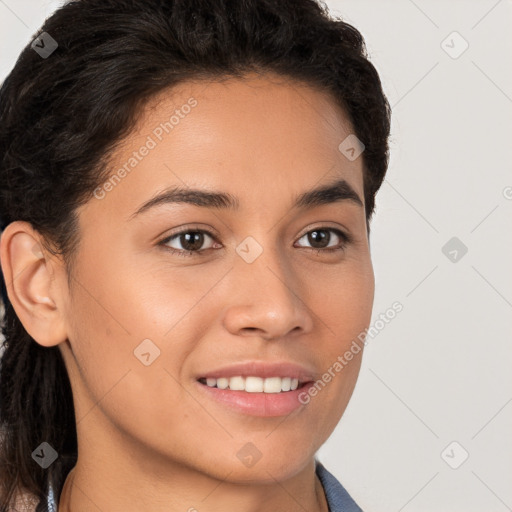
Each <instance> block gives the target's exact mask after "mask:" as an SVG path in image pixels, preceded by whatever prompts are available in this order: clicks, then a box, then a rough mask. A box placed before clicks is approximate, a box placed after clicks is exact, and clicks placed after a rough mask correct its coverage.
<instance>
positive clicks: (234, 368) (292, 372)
mask: <svg viewBox="0 0 512 512" xmlns="http://www.w3.org/2000/svg"><path fill="white" fill-rule="evenodd" d="M237 376H241V377H250V376H254V377H261V378H263V379H265V378H267V377H290V378H292V379H298V380H299V382H301V383H304V382H310V381H312V380H315V372H313V371H311V370H309V369H308V368H306V367H305V366H302V365H300V364H296V363H291V362H287V361H282V362H270V361H248V362H245V363H236V364H231V365H229V366H223V367H220V368H216V369H215V370H210V371H208V372H205V373H202V374H201V375H198V376H197V379H201V378H205V379H207V378H214V379H219V378H221V377H225V378H230V377H237Z"/></svg>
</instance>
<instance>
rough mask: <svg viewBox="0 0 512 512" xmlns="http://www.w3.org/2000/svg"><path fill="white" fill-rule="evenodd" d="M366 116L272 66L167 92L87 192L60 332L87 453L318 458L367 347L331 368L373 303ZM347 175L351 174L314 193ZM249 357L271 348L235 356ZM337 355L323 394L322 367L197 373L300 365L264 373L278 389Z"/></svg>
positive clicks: (210, 462) (171, 459) (233, 476)
mask: <svg viewBox="0 0 512 512" xmlns="http://www.w3.org/2000/svg"><path fill="white" fill-rule="evenodd" d="M156 100H158V101H156ZM166 123H167V124H166ZM352 133H353V129H352V128H351V126H350V124H349V122H348V121H347V119H346V117H345V115H344V113H343V112H342V111H341V110H340V109H339V108H338V107H337V106H336V105H335V103H334V102H333V100H332V99H331V98H330V97H329V96H327V95H325V93H321V92H318V91H316V90H314V89H311V88H309V87H307V86H306V85H299V84H296V83H294V84H290V83H286V82H285V81H284V80H281V81H279V82H278V80H277V78H276V77H272V79H271V78H270V75H267V76H266V77H263V78H262V77H258V76H255V75H248V77H247V79H246V80H244V81H242V80H237V79H230V80H227V81H225V82H223V83H210V82H205V81H203V82H196V83H187V84H183V85H181V86H180V87H178V88H176V89H174V90H172V91H170V92H169V91H166V93H164V94H160V95H159V96H158V98H154V99H153V101H152V102H151V104H150V105H149V106H148V108H147V110H146V111H145V114H144V116H143V117H142V118H141V119H140V121H139V124H138V127H137V130H136V132H135V133H133V134H132V135H130V136H129V137H128V138H127V139H126V140H125V142H124V144H123V146H122V147H120V148H118V150H117V151H116V152H115V154H114V157H113V159H112V163H111V166H110V169H111V173H110V174H111V179H110V181H109V182H105V183H104V184H103V186H102V187H100V188H98V189H96V191H95V197H94V198H92V199H91V200H90V201H89V202H88V203H86V204H85V205H83V206H82V207H80V208H79V210H78V213H79V222H80V233H81V242H80V247H79V252H78V255H77V260H76V267H75V270H74V274H73V278H74V279H72V281H71V282H72V287H71V289H70V290H69V296H68V297H67V298H66V300H65V301H64V303H65V308H66V309H65V311H63V315H64V318H65V324H66V328H67V332H68V340H67V341H66V342H65V343H61V344H60V345H59V346H60V349H61V351H62V354H63V356H64V358H65V362H66V366H67V368H68V371H69V374H70V379H71V383H72V389H73V394H74V400H75V408H76V415H77V429H78V438H79V450H80V452H79V457H80V458H81V459H85V460H87V459H88V458H89V459H92V458H93V457H94V458H96V459H98V458H99V459H105V460H107V459H108V458H109V457H111V456H112V454H113V453H115V456H116V457H124V458H125V460H126V462H127V463H128V462H129V461H130V462H133V460H136V461H137V463H138V464H139V465H140V466H144V467H145V471H147V472H148V473H152V474H153V475H160V474H162V473H160V471H159V469H162V468H164V467H167V468H168V467H169V466H173V465H179V466H180V467H187V468H188V469H190V470H194V471H200V472H202V473H206V474H209V475H214V476H215V477H218V478H220V479H226V475H228V477H227V478H228V479H229V480H232V481H249V480H251V481H268V480H271V479H272V478H276V479H281V478H288V477H291V476H292V475H293V474H295V473H297V472H298V471H299V470H300V469H301V468H303V467H305V465H306V464H308V463H309V462H310V461H311V458H312V456H313V455H314V454H315V452H316V451H317V450H318V448H319V447H320V446H321V445H322V444H323V443H324V442H325V440H326V439H327V438H328V437H329V435H330V434H331V432H332V431H333V429H334V428H335V426H336V424H337V423H338V421H339V419H340V417H341V416H342V414H343V412H344V410H345V408H346V406H347V403H348V401H349V398H350V396H351V393H352V391H353V388H354V385H355V382H356V379H357V375H358V371H359V367H360V361H361V354H362V351H361V352H359V353H357V354H356V355H354V357H353V359H352V360H351V361H350V362H348V363H347V364H346V365H344V366H343V368H342V369H341V370H338V371H333V370H332V369H333V368H334V366H335V363H336V361H339V359H338V358H339V357H343V355H344V354H345V352H346V351H347V350H348V349H349V348H350V346H351V344H352V342H353V340H354V339H357V337H358V335H360V333H361V332H362V331H364V330H365V328H366V327H367V326H368V324H369V322H370V319H371V310H372V304H373V296H374V275H373V270H372V264H371V259H370V253H369V246H368V238H367V231H366V218H365V210H364V194H363V169H362V166H363V162H362V158H353V156H354V155H352V154H351V153H350V152H349V153H347V152H346V151H345V153H344V152H342V151H341V150H340V149H339V145H340V143H342V142H343V141H344V140H345V139H346V137H348V136H349V135H351V134H352ZM349 140H351V139H349ZM356 149H357V148H356ZM352 153H353V152H352ZM346 155H348V156H351V158H348V157H347V156H346ZM356 156H357V155H356ZM123 168H124V172H123V171H122V170H121V169H123ZM341 180H345V182H346V184H345V186H344V187H342V186H338V188H337V189H336V190H337V191H338V192H334V191H331V192H330V193H329V194H321V193H317V194H313V195H310V196H307V197H306V198H305V196H303V195H304V194H308V193H310V192H311V191H312V190H314V189H317V188H325V187H329V186H332V185H333V184H335V183H336V182H341ZM178 188H179V189H180V190H181V192H179V194H178V193H176V190H177V189H178ZM350 189H353V192H354V194H355V195H354V196H353V197H352V198H350V194H349V193H347V192H348V191H349V190H350ZM173 190H174V193H175V196H174V199H173V198H172V197H171V196H170V195H169V197H168V199H169V200H168V201H165V200H160V201H157V202H155V203H154V204H153V205H152V206H149V207H143V205H144V204H145V203H147V202H148V201H151V200H152V199H154V198H155V197H156V196H157V195H160V194H162V193H163V192H164V191H168V192H169V191H173ZM192 190H194V191H199V192H197V193H196V194H192ZM214 193H215V194H222V196H220V197H214V198H213V199H212V198H211V197H213V196H210V194H214ZM201 194H205V195H206V194H208V196H207V197H203V196H202V195H201ZM357 196H358V197H359V198H360V201H361V202H360V203H359V202H358V201H357ZM301 197H302V201H300V199H301ZM171 199H173V200H171ZM306 199H307V200H306ZM297 201H298V203H297V204H296V202H297ZM228 203H229V204H228ZM231 203H234V204H231ZM139 210H140V211H139ZM137 212H138V213H137ZM179 233H183V234H182V235H181V236H179ZM341 233H345V234H346V235H348V236H349V238H350V240H351V241H349V242H346V241H345V240H344V237H343V235H342V234H341ZM340 248H341V249H340ZM329 249H339V250H329ZM173 250H174V251H176V252H173ZM186 250H188V251H192V252H191V253H190V254H187V253H186V252H185V251H186ZM62 283H65V279H64V276H62ZM244 363H261V365H263V366H257V365H254V366H245V367H243V366H242V367H239V368H230V367H233V366H234V365H243V364H244ZM277 364H282V366H280V367H277V366H274V367H270V366H268V365H277ZM286 364H289V365H290V366H288V367H287V366H286ZM292 365H295V366H292ZM329 368H331V375H334V377H332V376H331V379H330V382H327V379H325V381H324V384H323V385H321V386H318V384H317V386H318V388H319V391H318V392H317V393H316V395H315V396H311V395H309V394H308V395H307V396H309V400H306V394H305V393H304V391H305V390H307V389H308V388H309V386H311V385H312V384H313V383H314V382H310V384H309V385H306V388H301V389H299V390H297V391H295V392H294V391H282V392H281V393H274V392H269V393H262V392H258V391H254V392H250V391H243V390H238V391H236V390H229V389H228V390H225V389H224V390H223V389H220V388H222V387H224V386H225V385H226V381H223V380H220V381H215V380H213V381H212V380H209V381H204V380H203V381H202V382H200V381H199V379H202V378H205V377H210V378H213V379H214V378H215V377H219V378H221V377H224V378H229V377H238V376H242V377H243V376H246V377H247V376H251V377H256V378H251V379H247V384H248V385H255V386H256V387H255V388H251V389H253V390H257V389H258V387H257V386H258V385H259V384H260V382H263V381H260V380H259V379H258V377H260V378H263V377H287V378H288V379H283V380H280V379H269V380H268V381H267V382H266V383H265V384H264V385H265V386H267V387H266V388H265V389H267V390H268V391H276V390H277V389H278V388H281V389H282V388H283V387H284V388H285V389H286V388H287V387H288V386H290V385H291V384H292V382H293V381H291V380H290V379H292V378H293V377H294V376H296V377H298V378H299V377H300V379H301V383H302V381H303V380H309V381H317V380H322V375H324V374H325V373H326V372H328V370H329ZM338 368H339V366H338ZM299 369H300V370H299ZM205 382H206V384H205ZM208 382H209V383H210V384H212V383H215V382H216V384H218V385H219V387H218V388H212V387H209V386H208ZM228 382H231V381H228ZM242 382H243V383H244V384H245V382H246V381H245V380H244V381H242ZM240 383H241V379H234V380H233V381H232V385H233V386H236V384H240ZM273 386H277V388H273ZM299 397H301V398H302V403H301V401H300V400H299ZM304 402H307V403H304ZM176 467H178V466H176ZM269 475H271V476H269Z"/></svg>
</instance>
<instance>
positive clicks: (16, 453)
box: [0, 0, 391, 512]
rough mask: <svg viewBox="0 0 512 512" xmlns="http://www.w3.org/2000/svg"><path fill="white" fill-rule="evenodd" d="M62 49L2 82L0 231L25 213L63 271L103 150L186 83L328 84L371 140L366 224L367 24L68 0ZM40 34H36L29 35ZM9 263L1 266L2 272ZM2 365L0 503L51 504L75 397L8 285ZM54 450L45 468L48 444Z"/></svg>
mask: <svg viewBox="0 0 512 512" xmlns="http://www.w3.org/2000/svg"><path fill="white" fill-rule="evenodd" d="M42 32H47V33H48V34H50V36H51V37H53V39H55V40H56V41H57V43H58V47H57V49H55V51H54V52H53V53H52V54H51V55H50V56H49V57H48V58H42V57H41V56H40V55H38V53H36V51H34V50H33V49H32V48H31V46H30V43H29V44H27V46H26V47H25V48H24V49H23V51H22V52H21V54H20V55H19V58H18V59H17V61H16V64H15V66H14V68H13V69H12V71H11V72H10V74H9V75H8V76H7V78H6V79H5V81H4V82H3V84H2V87H1V89H0V119H1V122H0V198H1V202H0V229H4V228H5V227H6V226H7V225H8V224H9V223H11V222H13V221H15V220H23V221H27V222H29V223H30V224H31V225H32V226H33V227H34V229H36V230H37V231H38V232H39V233H41V235H42V236H43V240H44V242H45V246H46V245H47V249H48V250H49V251H50V252H51V254H59V255H62V256H63V257H64V261H65V262H66V268H67V270H68V275H69V276H70V275H71V272H72V269H73V256H74V254H76V250H77V246H78V242H79V230H78V219H77V216H76V211H75V210H76V209H77V207H78V206H80V205H82V204H84V203H86V202H87V201H88V200H89V199H91V198H92V194H93V191H94V190H95V189H96V188H97V187H98V186H99V185H101V184H102V183H103V182H104V181H105V179H106V177H107V171H108V169H107V163H108V158H109V156H110V155H111V154H112V152H113V151H114V150H115V148H116V147H117V145H118V144H119V143H120V141H122V139H123V138H124V137H126V136H127V135H128V134H129V133H130V131H131V130H132V129H133V127H134V126H135V123H136V122H137V118H138V115H139V114H140V112H141V109H143V107H144V105H145V104H146V102H147V101H148V100H149V99H151V98H152V97H153V96H154V95H156V94H157V93H158V92H160V91H162V90H164V89H166V88H172V87H173V86H175V85H177V84H180V83H182V82H185V81H187V80H201V79H206V80H216V79H219V80H221V79H223V78H227V77H242V76H243V75H244V74H245V73H247V72H250V71H256V72H263V73H265V72H267V71H269V72H275V73H277V74H279V75H281V76H283V77H285V78H289V79H293V80H298V81H300V82H302V83H306V84H308V85H310V86H313V87H318V88H320V89H322V90H324V91H326V92H329V93H330V94H331V95H332V97H333V98H334V99H335V101H336V102H338V104H339V105H340V106H341V107H342V108H343V110H344V112H346V114H347V116H348V118H349V120H350V121H351V123H352V126H353V129H354V131H355V134H356V135H357V137H358V138H359V139H360V140H361V141H363V143H364V145H365V151H364V153H363V167H364V170H363V174H364V175H363V178H364V198H365V208H366V211H365V214H366V222H367V229H368V233H369V221H370V218H371V216H372V215H373V212H374V208H375V194H376V193H377V191H378V190H379V188H380V186H381V184H382V181H383V180H384V176H385V173H386V170H387V167H388V137H389V131H390V115H391V111H390V107H389V103H388V101H387V99H386V97H385V95H384V93H383V91H382V86H381V82H380V79H379V76H378V73H377V71H376V69H375V67H374V66H373V65H372V64H371V63H370V61H369V60H368V54H367V51H366V48H365V44H364V40H363V37H362V35H361V34H360V33H359V32H358V31H357V30H356V29H355V28H354V27H352V26H351V25H349V24H347V23H345V22H343V21H342V20H341V19H340V18H333V17H332V16H331V15H330V14H329V12H328V9H327V7H326V6H325V5H324V4H323V3H319V2H317V1H315V0H279V1H276V0H73V1H69V2H68V3H66V4H64V5H63V6H61V7H60V8H59V9H58V10H56V11H55V12H54V14H53V15H52V16H50V17H49V18H47V19H46V20H45V22H44V24H43V25H42V27H41V29H40V31H38V34H40V33H42ZM34 36H35V35H34ZM0 274H1V273H0ZM2 296H3V301H4V304H5V314H4V321H3V325H2V332H3V336H4V338H5V340H4V343H3V353H2V357H1V360H0V361H1V364H0V428H1V430H0V432H1V433H2V435H1V437H0V512H4V511H7V510H8V509H9V508H10V507H12V506H15V499H16V496H17V495H19V494H20V493H25V494H26V493H28V494H29V495H32V496H35V497H36V498H37V500H38V501H37V503H38V505H37V508H36V511H37V512H41V511H43V510H46V496H47V494H48V491H49V486H50V485H51V486H52V488H53V490H54V492H55V496H56V499H57V500H58V499H59V497H60V493H61V491H62V486H63V483H64V481H65V478H66V476H67V474H68V473H69V471H70V470H71V468H72V467H73V466H74V465H75V463H76V460H77V437H76V424H75V417H74V407H73V397H72V393H71V386H70V382H69V378H68V374H67V371H66V368H65V365H64V362H63V359H62V357H61V354H60V351H59V349H58V347H51V348H45V347H42V346H41V345H39V344H38V343H37V342H36V341H35V340H34V339H32V338H31V336H30V335H29V334H28V333H27V332H26V330H25V329H24V327H23V325H22V324H21V322H20V320H19V318H18V317H17V315H16V313H15V311H14V309H13V307H12V305H11V304H10V302H9V300H8V297H7V294H6V289H5V283H2ZM43 441H46V442H48V443H49V444H50V445H51V446H52V447H53V448H54V449H55V450H56V451H57V453H58V458H57V460H56V461H55V462H54V463H53V464H52V465H51V466H50V467H49V468H47V469H43V468H41V467H40V466H39V465H38V464H36V463H35V462H34V460H33V459H32V452H33V451H34V450H35V449H36V447H38V446H39V445H40V444H41V442H43Z"/></svg>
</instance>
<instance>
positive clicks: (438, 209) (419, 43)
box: [0, 0, 512, 512]
mask: <svg viewBox="0 0 512 512" xmlns="http://www.w3.org/2000/svg"><path fill="white" fill-rule="evenodd" d="M276 1H278V0H276ZM58 5H60V2H57V1H32V0H30V1H29V0H0V38H1V40H0V43H1V44H0V47H1V48H2V53H1V58H0V80H3V78H4V77H5V76H6V74H7V73H8V72H9V70H10V69H11V68H12V66H13V65H14V62H15V59H16V57H17V54H18V53H19V51H20V50H21V48H22V47H23V46H24V45H25V44H26V43H27V42H29V41H30V40H31V38H32V37H33V36H34V35H35V34H36V33H37V30H38V28H39V27H40V25H41V24H42V22H43V20H44V18H45V17H46V16H48V15H49V14H51V12H52V11H53V10H54V9H55V8H56V7H57V6H58ZM327 5H328V7H329V8H330V10H331V13H332V14H333V15H335V16H342V17H343V18H344V20H345V21H348V22H349V23H352V24H353V25H354V26H356V27H357V28H358V29H359V30H360V31H361V32H362V33H363V35H364V36H365V38H366V41H367V46H368V49H369V53H370V57H371V60H372V62H373V63H374V64H375V66H376V67H377V69H378V71H379V73H380V75H381V78H382V80H383V84H384V89H385V92H386V94H387V95H388V98H389V100H390V103H391V105H392V107H393V125H392V140H391V153H392V156H391V162H390V168H389V172H388V175H387V178H386V180H385V182H384V184H383V185H382V188H381V191H380V192H379V194H378V196H377V213H376V216H375V218H374V220H373V223H372V234H371V251H372V257H373V262H374V268H375V274H376V296H375V304H374V315H373V320H372V325H375V322H376V321H377V320H378V319H379V315H380V314H382V313H385V311H386V310H388V309H389V308H390V307H391V305H392V304H393V303H394V302H395V301H399V302H400V303H401V304H402V305H403V311H401V312H400V313H398V314H397V315H396V317H395V318H394V319H393V320H391V321H390V322H389V323H387V324H385V327H384V328H381V327H380V325H379V326H378V334H377V335H376V336H374V337H369V338H368V340H369V341H368V345H367V347H366V351H365V356H364V360H363V366H362V368H361V374H360V378H359V381H358V384H357V386H356V389H355V392H354V395H353V398H352V401H351V402H350V404H349V407H348V409H347V411H346V413H345V415H344V417H343V419H342V420H341V422H340V424H339V425H338V427H337V429H336V430H335V432H334V433H333V435H332V436H331V438H330V439H329V440H328V441H327V443H326V444H325V445H324V446H323V447H322V448H321V449H320V452H319V458H320V459H321V460H322V461H323V462H324V464H325V465H326V467H327V468H328V469H329V470H330V471H331V472H332V473H333V474H334V475H335V476H336V477H338V478H339V479H340V480H341V481H342V482H343V484H344V485H345V486H346V487H347V488H348V490H349V492H350V493H351V494H352V495H353V497H354V498H355V499H356V501H357V502H358V503H359V504H360V505H361V506H362V507H363V509H364V510H365V511H367V512H372V511H379V512H388V511H389V512H399V511H402V510H404V511H406V512H413V511H416V512H420V511H432V510H436V511H439V512H442V511H449V512H456V511H464V512H473V511H475V512H476V511H478V512H481V511H483V510H485V511H486V512H501V511H506V510H512V485H511V484H510V483H511V482H512V437H511V435H510V432H512V377H511V374H512V372H511V363H512V343H511V341H512V339H511V338H512V336H511V333H512V315H511V312H512V311H511V310H512V271H511V265H510V262H511V261H512V230H511V229H510V227H511V223H510V220H511V210H512V173H511V162H512V138H511V136H512V66H511V62H512V41H511V35H510V34H511V29H512V1H506V0H500V1H496V0H479V1H469V0H466V1H450V2H447V1H446V0H445V1H433V0H414V1H413V0H387V1H383V0H371V1H370V0H350V1H349V0H344V1H341V0H337V1H335V0H331V1H328V2H327ZM454 32H456V33H455V34H454ZM466 45H468V47H467V49H465V47H466ZM464 49H465V51H463V50H464ZM453 237H455V238H456V239H455V240H452V241H451V242H450V243H449V244H448V245H447V246H446V244H447V243H448V242H449V241H450V240H451V239H452V238H453ZM464 247H466V249H467V252H466V253H464V251H465V249H464ZM443 248H444V249H443ZM506 262H509V263H508V264H507V263H506ZM465 457H467V458H466V460H464V459H465Z"/></svg>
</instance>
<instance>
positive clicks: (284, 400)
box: [196, 381, 314, 416]
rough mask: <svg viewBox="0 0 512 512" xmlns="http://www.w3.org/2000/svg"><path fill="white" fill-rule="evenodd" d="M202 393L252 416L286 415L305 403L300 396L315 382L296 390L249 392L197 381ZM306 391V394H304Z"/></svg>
mask: <svg viewBox="0 0 512 512" xmlns="http://www.w3.org/2000/svg"><path fill="white" fill-rule="evenodd" d="M196 383H197V385H198V386H199V388H200V390H201V392H202V393H205V394H206V396H209V397H210V398H212V399H213V400H215V401H216V402H218V403H221V404H223V405H225V406H226V407H228V408H230V409H232V410H235V411H238V412H241V413H244V414H248V415H250V416H285V415H287V414H290V413H292V412H293V411H295V410H296V409H299V408H300V407H304V405H305V404H303V403H301V402H300V401H299V396H301V397H305V396H306V395H305V394H307V392H308V389H309V388H310V387H311V386H313V385H314V382H308V383H306V384H305V385H304V386H302V387H301V388H297V389H296V390H294V391H284V392H281V393H249V392H247V391H231V390H229V389H219V388H212V387H210V386H207V385H206V384H202V383H201V382H199V381H196ZM304 393H305V394H304Z"/></svg>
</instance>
